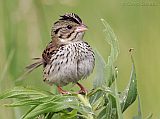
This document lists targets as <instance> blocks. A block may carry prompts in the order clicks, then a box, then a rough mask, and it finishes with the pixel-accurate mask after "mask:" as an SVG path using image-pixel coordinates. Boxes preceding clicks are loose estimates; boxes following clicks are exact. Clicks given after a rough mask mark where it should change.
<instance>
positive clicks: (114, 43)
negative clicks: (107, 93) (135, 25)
mask: <svg viewBox="0 0 160 119" xmlns="http://www.w3.org/2000/svg"><path fill="white" fill-rule="evenodd" d="M101 21H102V23H103V25H104V27H105V29H104V33H105V35H106V41H107V42H108V43H109V45H110V46H111V53H110V56H109V57H108V62H107V65H106V73H107V75H106V81H107V87H110V86H111V84H112V83H113V81H114V69H115V68H114V63H115V61H116V60H117V57H118V54H119V44H118V40H117V37H116V35H115V34H114V32H113V30H112V28H111V27H110V25H109V24H108V23H107V22H106V21H105V20H104V19H101Z"/></svg>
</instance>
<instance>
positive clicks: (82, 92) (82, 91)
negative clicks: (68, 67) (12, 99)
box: [77, 82, 88, 94]
mask: <svg viewBox="0 0 160 119" xmlns="http://www.w3.org/2000/svg"><path fill="white" fill-rule="evenodd" d="M77 85H78V86H79V87H80V88H81V90H80V91H78V93H79V94H86V93H87V92H88V91H87V89H86V88H84V87H83V86H82V85H81V84H80V83H78V82H77Z"/></svg>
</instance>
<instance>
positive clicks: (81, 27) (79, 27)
mask: <svg viewBox="0 0 160 119" xmlns="http://www.w3.org/2000/svg"><path fill="white" fill-rule="evenodd" d="M86 30H88V29H87V26H86V25H84V24H81V25H80V26H78V27H77V28H76V32H83V31H86Z"/></svg>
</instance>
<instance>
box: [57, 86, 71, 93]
mask: <svg viewBox="0 0 160 119" xmlns="http://www.w3.org/2000/svg"><path fill="white" fill-rule="evenodd" d="M57 89H58V92H59V93H61V94H71V93H70V92H68V91H65V90H63V89H62V87H60V86H58V87H57Z"/></svg>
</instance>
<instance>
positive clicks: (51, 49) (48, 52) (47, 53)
mask: <svg viewBox="0 0 160 119" xmlns="http://www.w3.org/2000/svg"><path fill="white" fill-rule="evenodd" d="M57 49H58V45H56V44H55V43H54V42H50V43H49V44H48V46H47V47H46V49H45V50H44V51H43V53H42V58H43V61H44V66H45V65H46V64H49V63H50V59H51V57H52V55H53V54H54V53H55V52H56V51H57Z"/></svg>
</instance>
